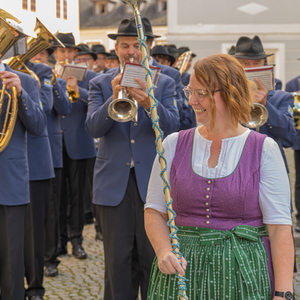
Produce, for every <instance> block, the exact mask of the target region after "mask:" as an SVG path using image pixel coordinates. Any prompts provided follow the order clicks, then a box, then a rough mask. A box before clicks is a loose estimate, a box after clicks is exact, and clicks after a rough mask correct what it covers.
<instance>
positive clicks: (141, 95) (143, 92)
mask: <svg viewBox="0 0 300 300" xmlns="http://www.w3.org/2000/svg"><path fill="white" fill-rule="evenodd" d="M134 80H135V81H136V82H137V83H138V84H139V85H140V86H141V89H138V88H131V87H127V93H128V94H129V95H130V96H131V97H133V98H134V99H135V100H136V101H137V102H138V103H139V105H140V106H142V107H144V108H146V109H150V108H151V103H150V99H149V97H148V93H147V86H146V84H145V83H144V82H143V81H142V80H141V79H139V78H134Z"/></svg>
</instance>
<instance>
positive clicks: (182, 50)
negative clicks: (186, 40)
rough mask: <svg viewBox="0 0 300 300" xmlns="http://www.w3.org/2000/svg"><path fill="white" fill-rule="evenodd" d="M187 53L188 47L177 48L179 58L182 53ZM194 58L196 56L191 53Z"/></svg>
mask: <svg viewBox="0 0 300 300" xmlns="http://www.w3.org/2000/svg"><path fill="white" fill-rule="evenodd" d="M187 51H190V48H189V47H180V48H178V55H179V56H180V55H181V54H182V53H184V52H187ZM195 56H196V54H195V53H192V57H195Z"/></svg>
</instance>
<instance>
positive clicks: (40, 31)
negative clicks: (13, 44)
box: [7, 18, 64, 86]
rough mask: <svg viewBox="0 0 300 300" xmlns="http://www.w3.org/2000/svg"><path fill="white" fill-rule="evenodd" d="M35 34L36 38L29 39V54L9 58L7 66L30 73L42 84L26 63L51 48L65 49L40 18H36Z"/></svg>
mask: <svg viewBox="0 0 300 300" xmlns="http://www.w3.org/2000/svg"><path fill="white" fill-rule="evenodd" d="M34 32H35V34H36V36H37V37H36V38H34V37H28V38H27V41H26V42H27V52H26V53H24V54H21V55H18V56H13V57H11V58H9V59H8V61H7V64H8V65H9V66H10V67H11V68H12V69H14V70H17V71H21V72H25V73H28V74H29V75H31V76H32V77H33V78H35V79H36V80H37V81H38V82H39V84H40V80H39V78H38V76H37V75H36V74H35V73H34V72H33V71H32V70H30V69H29V68H28V67H27V66H26V65H25V63H26V62H27V61H28V60H30V59H31V58H33V57H34V56H35V55H37V54H38V53H39V52H41V51H43V50H45V49H47V48H49V47H51V46H57V45H60V46H61V47H64V45H62V43H61V42H60V41H59V40H58V39H57V38H56V37H55V36H54V35H53V34H52V33H51V32H50V31H49V30H48V29H47V28H46V26H45V25H43V23H42V22H41V21H40V20H39V19H38V18H36V24H35V27H34ZM40 86H41V85H40Z"/></svg>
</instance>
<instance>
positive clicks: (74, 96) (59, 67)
mask: <svg viewBox="0 0 300 300" xmlns="http://www.w3.org/2000/svg"><path fill="white" fill-rule="evenodd" d="M68 64H69V60H68V59H66V60H63V61H59V62H57V63H56V64H55V66H54V70H55V71H56V72H55V73H56V74H55V75H53V76H52V80H51V81H52V85H54V84H55V83H56V76H57V77H61V75H62V73H63V70H64V66H65V65H68ZM67 91H68V94H69V100H70V102H71V103H74V102H76V101H77V100H78V99H79V96H80V95H79V93H78V92H77V91H75V90H74V88H72V87H71V86H67Z"/></svg>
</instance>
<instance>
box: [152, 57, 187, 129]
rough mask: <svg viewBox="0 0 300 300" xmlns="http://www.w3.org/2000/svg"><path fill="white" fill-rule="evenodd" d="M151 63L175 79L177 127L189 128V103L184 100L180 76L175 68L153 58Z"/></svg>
mask: <svg viewBox="0 0 300 300" xmlns="http://www.w3.org/2000/svg"><path fill="white" fill-rule="evenodd" d="M152 59H153V62H152V65H153V66H154V67H159V68H160V69H161V73H162V74H165V75H167V76H169V77H171V78H172V79H174V80H175V84H176V101H177V108H178V112H179V118H180V125H179V129H180V130H181V129H189V128H191V126H192V120H191V118H190V112H189V105H187V103H186V101H185V99H186V98H185V96H184V95H183V85H182V84H181V76H180V73H179V71H178V70H177V69H175V68H172V67H168V66H165V65H162V64H160V63H158V62H157V61H156V60H155V59H154V58H152Z"/></svg>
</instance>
